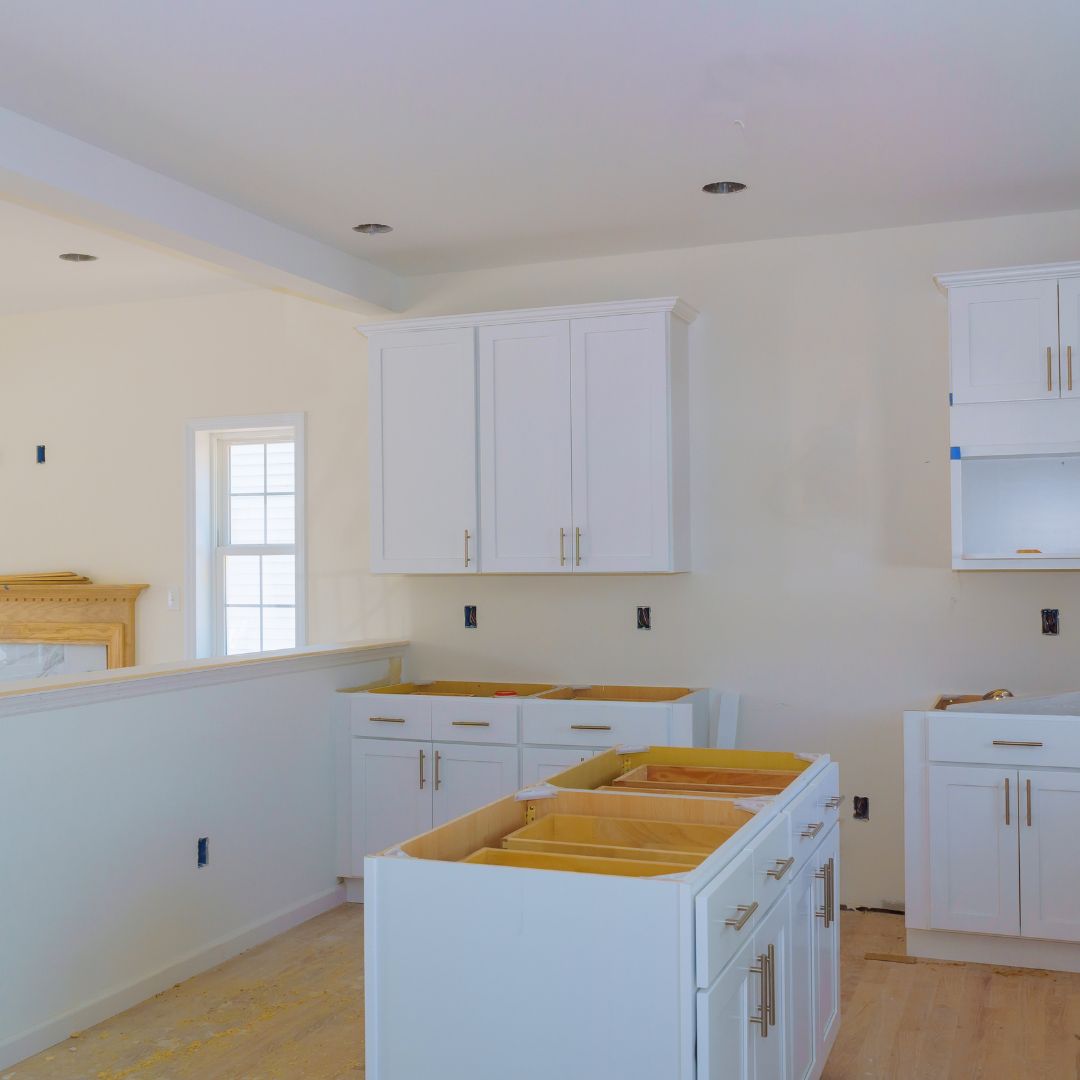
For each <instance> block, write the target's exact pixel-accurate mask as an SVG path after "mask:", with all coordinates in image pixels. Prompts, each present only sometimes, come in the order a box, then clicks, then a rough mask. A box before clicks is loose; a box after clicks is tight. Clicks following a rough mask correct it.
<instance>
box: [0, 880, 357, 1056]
mask: <svg viewBox="0 0 1080 1080" xmlns="http://www.w3.org/2000/svg"><path fill="white" fill-rule="evenodd" d="M344 900H345V890H344V888H342V887H341V886H340V885H338V886H335V887H334V888H333V889H328V890H327V891H326V892H323V893H319V894H318V895H316V896H312V897H309V898H308V899H307V900H304V901H301V902H300V903H299V904H296V905H294V906H293V907H290V908H286V909H285V910H284V911H279V912H277V913H276V914H274V915H271V916H269V917H268V918H266V919H262V920H260V921H259V922H256V923H251V924H249V925H248V926H245V927H242V928H241V929H240V930H238V931H236V933H233V934H229V935H228V936H227V937H224V938H218V939H217V940H216V941H212V942H210V943H209V944H207V945H206V946H204V947H203V948H201V949H198V950H197V951H195V952H192V953H188V954H187V955H186V956H182V957H180V958H179V959H178V960H176V961H174V962H173V963H171V964H169V965H168V966H166V967H163V968H160V969H159V970H157V971H154V972H151V973H150V974H149V975H145V976H143V977H142V978H141V979H137V980H136V981H135V982H132V983H128V984H127V985H125V986H122V987H119V988H118V989H114V990H109V991H106V992H105V993H104V994H102V995H101V996H100V997H97V998H95V999H94V1000H93V1001H89V1002H87V1003H86V1004H85V1005H80V1006H79V1007H78V1008H75V1009H72V1010H70V1011H69V1012H66V1013H64V1014H62V1015H61V1016H57V1017H54V1018H53V1019H51V1020H47V1021H45V1023H43V1024H39V1025H38V1026H37V1027H35V1028H32V1029H30V1030H29V1031H24V1032H22V1033H20V1034H18V1035H15V1036H14V1037H12V1038H10V1039H7V1040H5V1041H4V1042H2V1043H0V1069H6V1068H8V1067H10V1066H12V1065H15V1064H16V1063H17V1062H20V1061H22V1060H23V1059H24V1058H28V1057H30V1056H31V1055H33V1054H37V1053H40V1052H41V1051H42V1050H47V1049H48V1048H49V1047H50V1046H55V1045H56V1043H58V1042H62V1041H63V1040H64V1039H66V1038H67V1037H68V1036H69V1035H70V1034H71V1033H72V1032H73V1031H81V1030H83V1029H85V1028H88V1027H92V1026H93V1025H94V1024H100V1023H101V1021H102V1020H107V1019H108V1018H109V1017H110V1016H115V1015H116V1014H117V1013H120V1012H123V1011H124V1010H125V1009H130V1008H131V1007H132V1006H133V1005H138V1003H139V1002H140V1001H145V1000H146V999H147V998H151V997H153V996H154V995H155V994H159V993H161V991H162V990H167V989H168V988H169V987H170V986H173V985H175V984H176V983H178V982H182V981H183V980H184V979H190V978H191V977H192V976H193V975H198V974H200V973H201V972H204V971H209V969H210V968H212V967H217V965H218V964H221V963H224V961H226V960H229V959H231V958H232V957H234V956H236V955H237V954H238V953H242V952H244V951H245V950H247V949H251V948H254V947H255V946H256V945H261V944H262V943H263V942H264V941H268V940H269V939H270V938H272V937H276V936H277V935H278V934H282V933H284V932H285V931H286V930H291V929H292V928H293V927H294V926H299V925H300V923H303V922H307V920H308V919H313V918H314V917H315V916H316V915H321V914H322V913H323V912H325V911H330V910H331V909H332V908H335V907H338V906H339V905H340V904H341V903H343V901H344Z"/></svg>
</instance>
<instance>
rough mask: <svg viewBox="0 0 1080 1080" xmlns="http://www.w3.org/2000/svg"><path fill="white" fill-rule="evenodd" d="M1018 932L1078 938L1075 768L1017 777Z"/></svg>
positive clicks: (1079, 817) (1078, 789)
mask: <svg viewBox="0 0 1080 1080" xmlns="http://www.w3.org/2000/svg"><path fill="white" fill-rule="evenodd" d="M1017 795H1018V802H1019V810H1020V812H1019V814H1017V818H1018V820H1019V826H1018V827H1019V829H1020V898H1021V905H1022V914H1021V918H1020V933H1021V935H1022V936H1023V937H1033V938H1050V939H1051V940H1054V941H1080V844H1078V843H1077V826H1078V825H1080V772H1077V771H1072V770H1066V769H1047V770H1043V771H1035V770H1031V771H1025V770H1021V771H1020V772H1019V774H1018V777H1017Z"/></svg>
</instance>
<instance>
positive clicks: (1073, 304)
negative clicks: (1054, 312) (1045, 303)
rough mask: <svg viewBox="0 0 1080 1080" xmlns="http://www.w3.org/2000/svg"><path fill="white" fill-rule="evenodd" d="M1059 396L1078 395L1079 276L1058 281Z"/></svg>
mask: <svg viewBox="0 0 1080 1080" xmlns="http://www.w3.org/2000/svg"><path fill="white" fill-rule="evenodd" d="M1058 307H1059V320H1060V327H1061V396H1062V397H1070V398H1071V397H1080V276H1078V277H1066V278H1061V279H1060V280H1059V281H1058Z"/></svg>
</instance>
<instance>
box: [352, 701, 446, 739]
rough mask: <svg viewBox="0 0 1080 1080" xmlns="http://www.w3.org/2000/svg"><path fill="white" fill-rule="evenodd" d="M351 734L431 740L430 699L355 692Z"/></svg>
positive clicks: (379, 737)
mask: <svg viewBox="0 0 1080 1080" xmlns="http://www.w3.org/2000/svg"><path fill="white" fill-rule="evenodd" d="M349 707H350V712H351V718H352V733H353V734H354V735H361V736H367V737H370V738H378V739H430V738H431V700H430V698H421V697H410V696H409V695H407V694H355V695H353V698H352V700H351V701H350V702H349Z"/></svg>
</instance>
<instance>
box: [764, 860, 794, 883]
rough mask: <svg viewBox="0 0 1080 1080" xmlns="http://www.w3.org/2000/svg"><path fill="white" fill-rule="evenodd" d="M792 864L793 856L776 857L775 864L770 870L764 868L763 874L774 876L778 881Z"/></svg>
mask: <svg viewBox="0 0 1080 1080" xmlns="http://www.w3.org/2000/svg"><path fill="white" fill-rule="evenodd" d="M794 865H795V860H794V858H791V859H777V860H776V866H775V867H774V868H773V869H772V870H766V871H765V875H766V877H771V878H775V879H776V880H777V881H779V880H780V879H781V878H782V877H783V876H784V875H785V874H786V873H787V872H788V871H789V870H790V869H791V868H792V867H793V866H794Z"/></svg>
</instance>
